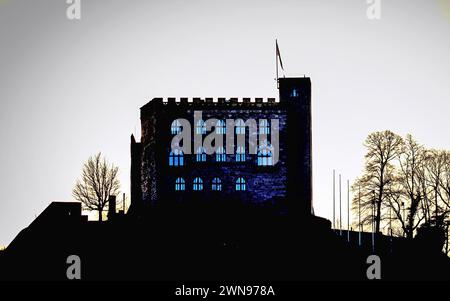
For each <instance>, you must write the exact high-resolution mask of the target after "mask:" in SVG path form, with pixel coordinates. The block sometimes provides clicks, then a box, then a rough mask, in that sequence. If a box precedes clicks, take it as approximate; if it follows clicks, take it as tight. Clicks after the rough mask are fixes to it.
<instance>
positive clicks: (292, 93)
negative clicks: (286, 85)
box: [291, 89, 299, 97]
mask: <svg viewBox="0 0 450 301" xmlns="http://www.w3.org/2000/svg"><path fill="white" fill-rule="evenodd" d="M298 96H299V94H298V90H297V89H292V91H291V97H298Z"/></svg>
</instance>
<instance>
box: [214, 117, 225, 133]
mask: <svg viewBox="0 0 450 301" xmlns="http://www.w3.org/2000/svg"><path fill="white" fill-rule="evenodd" d="M226 133H227V127H226V125H225V121H223V120H218V121H217V123H216V134H219V135H224V134H226Z"/></svg>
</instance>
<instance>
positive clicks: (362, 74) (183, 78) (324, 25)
mask: <svg viewBox="0 0 450 301" xmlns="http://www.w3.org/2000/svg"><path fill="white" fill-rule="evenodd" d="M380 3H381V11H380V12H381V14H380V18H379V19H375V20H373V19H369V18H368V16H367V9H368V7H369V4H367V2H366V0H340V1H336V0H320V1H319V0H304V1H301V0H292V1H284V0H264V1H257V0H244V1H242V0H241V1H237V0H227V1H217V0H209V1H199V0H190V1H181V0H176V1H175V0H163V1H152V0H151V1H148V0H147V1H144V0H127V1H124V0H123V1H118V0H81V19H79V20H69V19H68V18H67V15H66V10H67V8H68V6H69V4H67V3H66V1H65V0H33V1H31V0H0V141H1V148H0V166H1V168H0V191H1V193H2V196H1V197H0V246H7V245H8V244H9V243H10V242H11V241H12V239H13V238H14V237H15V236H16V235H17V233H18V232H19V231H20V230H21V229H23V228H24V227H26V226H28V225H29V224H30V223H31V222H32V221H33V219H34V218H35V217H36V216H37V215H39V214H40V213H41V212H42V211H43V210H44V209H45V208H46V207H47V206H48V205H49V204H50V202H52V201H54V200H67V201H70V200H73V198H72V196H71V191H72V188H73V186H74V184H75V182H76V179H77V178H78V177H79V176H80V174H81V168H82V164H83V162H84V161H86V159H87V158H88V157H89V156H91V155H93V154H95V153H97V152H99V151H101V152H102V153H103V154H104V155H105V156H106V157H107V158H108V159H109V160H110V161H111V162H113V163H114V164H116V165H117V166H119V168H120V179H121V182H122V190H123V191H124V192H125V193H127V194H128V192H129V184H130V183H129V172H130V153H129V143H130V135H131V134H132V133H135V134H137V136H140V130H139V127H140V121H139V108H140V107H141V106H143V105H144V104H146V103H147V102H148V101H149V100H151V99H152V98H154V97H277V96H278V94H277V89H276V83H275V81H274V77H275V47H274V41H275V38H277V39H278V43H279V46H280V51H281V55H282V59H283V65H284V67H285V73H284V74H285V76H303V75H304V74H305V75H306V76H309V77H311V81H312V106H313V129H312V130H313V174H314V178H313V181H314V201H313V202H314V209H315V213H316V215H319V216H323V217H326V218H329V219H330V218H331V217H332V170H333V169H335V170H336V173H337V174H339V173H341V174H342V179H343V183H346V180H347V179H349V180H350V181H353V180H354V179H355V178H356V177H357V176H358V175H359V174H361V172H362V168H363V163H364V161H363V158H364V153H365V150H364V146H363V142H364V139H365V138H366V137H367V135H368V134H369V133H371V132H373V131H377V130H385V129H390V130H392V131H394V132H396V133H398V134H400V135H403V136H404V135H406V134H407V133H411V134H412V135H413V136H414V137H415V138H416V139H417V140H418V141H419V142H420V143H422V144H424V145H425V146H426V147H429V148H445V149H450V136H449V134H448V130H449V129H450V118H449V112H450V85H449V84H450V40H449V38H450V0H389V1H387V0H381V2H380ZM343 191H346V189H343ZM345 198H346V195H345V193H344V194H343V199H345ZM344 211H345V210H344ZM343 220H344V221H346V217H345V215H344V216H343Z"/></svg>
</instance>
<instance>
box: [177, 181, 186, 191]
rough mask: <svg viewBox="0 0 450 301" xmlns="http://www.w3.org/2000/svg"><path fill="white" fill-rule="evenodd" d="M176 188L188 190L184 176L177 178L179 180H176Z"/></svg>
mask: <svg viewBox="0 0 450 301" xmlns="http://www.w3.org/2000/svg"><path fill="white" fill-rule="evenodd" d="M175 190H176V191H184V190H186V185H185V182H184V179H183V178H177V180H176V181H175Z"/></svg>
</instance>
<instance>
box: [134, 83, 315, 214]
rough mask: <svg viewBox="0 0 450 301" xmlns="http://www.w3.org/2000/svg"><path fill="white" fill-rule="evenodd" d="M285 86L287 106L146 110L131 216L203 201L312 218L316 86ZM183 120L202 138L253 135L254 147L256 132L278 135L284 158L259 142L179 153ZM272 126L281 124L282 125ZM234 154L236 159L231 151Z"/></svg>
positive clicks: (243, 103)
mask: <svg viewBox="0 0 450 301" xmlns="http://www.w3.org/2000/svg"><path fill="white" fill-rule="evenodd" d="M278 81H279V101H276V100H275V98H268V99H263V98H255V99H250V98H241V99H238V98H218V99H213V98H204V99H202V98H193V99H192V100H190V99H188V98H179V99H176V98H166V99H163V98H154V99H152V100H151V101H150V102H149V103H147V104H146V105H144V106H143V107H142V108H141V133H142V137H141V141H140V142H136V139H135V137H134V136H132V137H131V206H130V213H131V214H135V215H142V214H145V212H147V211H148V210H151V209H157V208H160V207H163V206H165V205H168V204H180V203H193V202H197V201H198V200H209V201H210V202H227V201H231V200H234V201H237V202H242V203H244V204H247V205H250V206H264V207H270V208H272V210H273V212H274V213H276V214H289V215H309V214H310V213H311V210H312V158H311V144H312V143H311V81H310V78H307V77H303V78H280V79H279V80H278ZM196 112H201V114H202V119H200V120H197V119H196V118H195V116H194V115H195V114H196ZM211 118H213V119H214V120H216V122H215V124H214V125H213V127H211V128H209V131H208V130H207V127H206V126H205V121H204V120H205V119H211ZM180 119H184V120H188V121H190V124H192V127H193V130H194V134H200V136H206V135H208V134H209V133H210V132H211V131H215V132H216V133H220V134H227V135H230V134H232V136H233V137H232V138H236V139H234V140H239V138H240V137H244V136H245V141H250V140H251V137H252V136H254V135H253V134H264V136H265V137H267V140H268V141H271V140H273V138H274V137H273V136H274V134H275V133H274V131H275V130H276V131H277V134H278V135H277V136H278V137H277V139H278V140H279V141H277V151H278V153H277V155H278V158H277V160H274V157H273V156H274V153H273V152H271V151H265V150H264V149H259V148H258V147H257V146H255V145H252V144H251V143H248V144H245V146H242V145H236V144H233V145H223V147H220V148H218V149H216V151H215V153H213V154H207V153H206V151H205V149H204V148H203V147H199V148H196V149H194V152H193V153H190V154H187V153H183V152H182V151H177V150H175V151H174V150H173V149H172V148H171V141H172V139H173V137H174V136H175V135H176V134H179V133H180V131H181V130H182V127H181V124H180V123H179V120H180ZM249 119H254V120H257V122H258V130H257V131H258V132H257V133H252V132H251V130H250V128H249V127H248V124H247V123H244V121H245V120H249ZM226 120H234V123H235V125H236V126H235V127H234V128H231V129H230V128H227V126H228V123H227V122H226ZM272 121H276V123H277V124H276V127H274V124H272V123H274V122H272ZM227 137H228V136H227ZM191 139H192V140H194V138H193V137H191ZM188 142H191V141H188ZM192 142H193V144H194V145H195V142H194V141H192ZM228 142H229V141H228V139H227V143H228ZM258 142H259V145H261V144H262V143H263V141H258ZM183 143H186V141H184V142H183ZM230 148H231V149H232V150H233V152H232V154H230V153H229V152H228V150H229V149H230ZM225 149H226V150H227V151H225Z"/></svg>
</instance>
